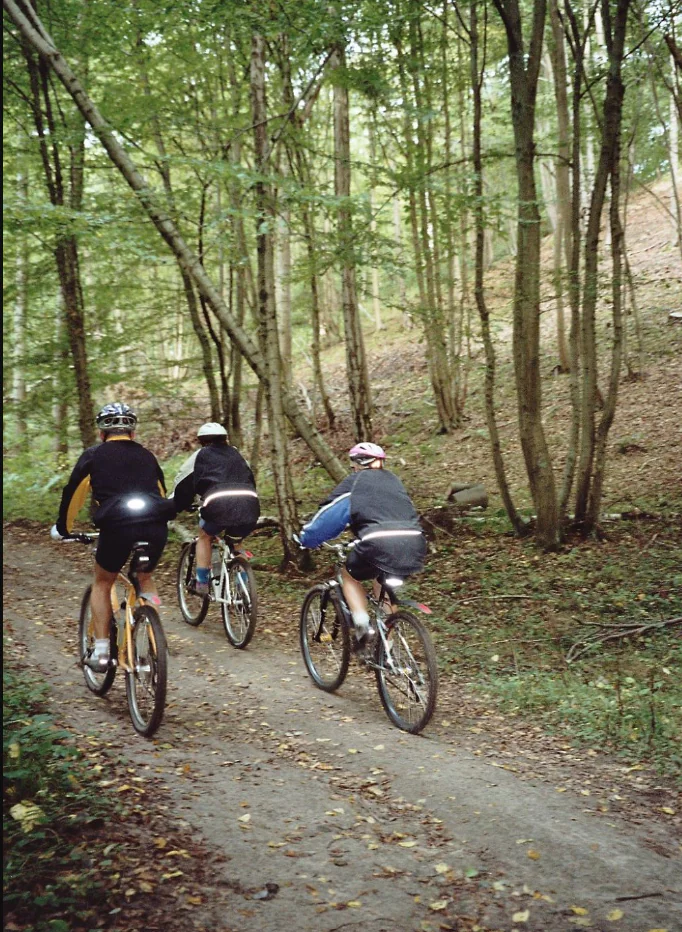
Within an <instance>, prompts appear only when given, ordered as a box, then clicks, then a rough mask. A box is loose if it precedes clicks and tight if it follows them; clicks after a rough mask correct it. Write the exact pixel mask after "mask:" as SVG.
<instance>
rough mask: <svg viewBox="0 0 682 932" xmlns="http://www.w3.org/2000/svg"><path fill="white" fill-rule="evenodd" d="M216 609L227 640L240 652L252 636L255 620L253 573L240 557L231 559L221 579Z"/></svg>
mask: <svg viewBox="0 0 682 932" xmlns="http://www.w3.org/2000/svg"><path fill="white" fill-rule="evenodd" d="M226 577H229V586H228V585H227V583H228V579H227V578H226ZM228 596H230V597H231V598H229V599H228ZM220 610H221V612H222V615H223V626H224V628H225V634H226V635H227V639H228V641H229V642H230V644H232V646H233V647H238V648H239V649H240V650H241V649H243V648H244V647H246V645H247V644H248V643H249V641H250V640H251V638H252V637H253V634H254V631H255V630H256V621H257V618H258V592H257V590H256V574H255V573H254V571H253V569H252V568H251V564H250V563H249V561H248V560H246V559H245V558H244V557H234V558H233V559H232V560H231V561H230V562H229V563H228V565H227V568H226V574H223V576H222V578H221V583H220Z"/></svg>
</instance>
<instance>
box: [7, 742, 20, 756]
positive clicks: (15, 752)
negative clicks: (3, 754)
mask: <svg viewBox="0 0 682 932" xmlns="http://www.w3.org/2000/svg"><path fill="white" fill-rule="evenodd" d="M20 754H21V747H20V746H19V743H18V742H17V741H14V742H13V743H12V744H10V746H9V756H10V757H11V758H12V759H13V760H16V759H17V758H18V757H19V755H20Z"/></svg>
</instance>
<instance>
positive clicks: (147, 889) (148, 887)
mask: <svg viewBox="0 0 682 932" xmlns="http://www.w3.org/2000/svg"><path fill="white" fill-rule="evenodd" d="M137 885H138V887H139V888H140V890H141V891H142V893H153V892H154V886H153V884H151V883H149V881H147V880H139V881H138V884H137Z"/></svg>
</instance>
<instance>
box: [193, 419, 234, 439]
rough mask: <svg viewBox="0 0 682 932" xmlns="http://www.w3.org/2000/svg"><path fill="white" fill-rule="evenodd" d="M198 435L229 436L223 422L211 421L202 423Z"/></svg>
mask: <svg viewBox="0 0 682 932" xmlns="http://www.w3.org/2000/svg"><path fill="white" fill-rule="evenodd" d="M197 437H227V431H226V430H225V428H224V427H223V425H222V424H217V423H216V422H215V421H209V422H208V423H207V424H202V425H201V427H200V428H199V430H198V431H197Z"/></svg>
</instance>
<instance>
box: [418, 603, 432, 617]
mask: <svg viewBox="0 0 682 932" xmlns="http://www.w3.org/2000/svg"><path fill="white" fill-rule="evenodd" d="M417 608H418V609H419V611H421V612H424V614H425V615H433V612H432V611H431V609H430V608H429V606H428V605H424V603H423V602H417Z"/></svg>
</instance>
